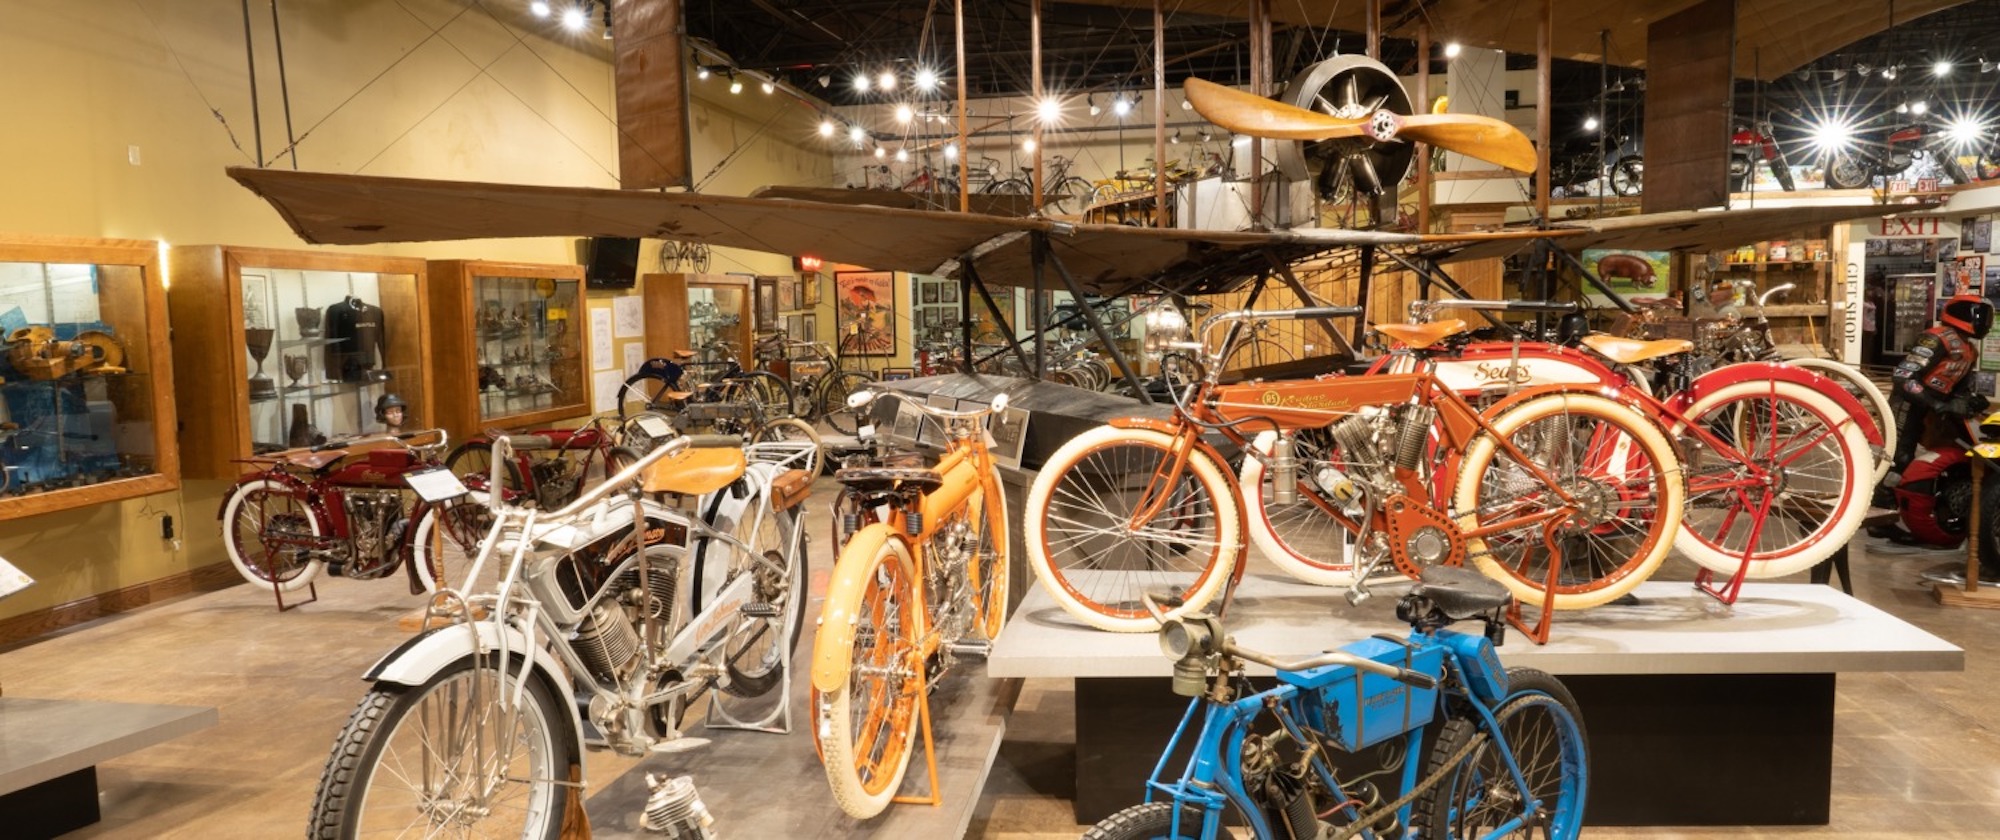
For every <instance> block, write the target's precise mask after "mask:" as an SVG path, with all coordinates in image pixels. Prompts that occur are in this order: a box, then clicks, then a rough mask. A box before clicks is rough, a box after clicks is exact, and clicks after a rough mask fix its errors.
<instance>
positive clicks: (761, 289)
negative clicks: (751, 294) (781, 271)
mask: <svg viewBox="0 0 2000 840" xmlns="http://www.w3.org/2000/svg"><path fill="white" fill-rule="evenodd" d="M756 289H757V329H760V330H775V329H777V328H778V278H776V277H759V278H757V280H756Z"/></svg>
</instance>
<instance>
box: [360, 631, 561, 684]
mask: <svg viewBox="0 0 2000 840" xmlns="http://www.w3.org/2000/svg"><path fill="white" fill-rule="evenodd" d="M475 627H477V629H478V638H479V642H480V644H478V645H475V644H474V642H473V629H474V628H475ZM503 633H504V634H506V637H507V649H508V650H509V651H511V652H515V653H521V652H529V653H531V654H532V657H531V661H533V662H534V664H535V668H536V669H537V670H541V671H545V672H547V674H548V675H549V678H550V684H551V685H554V686H557V687H560V688H563V691H562V692H561V693H562V694H563V695H564V696H567V695H569V694H570V693H571V692H570V691H569V690H568V685H569V679H568V678H567V677H566V676H564V673H565V672H564V671H563V667H562V664H561V663H559V662H557V661H556V658H555V656H553V655H551V654H550V653H549V652H548V651H547V650H544V649H542V647H541V646H539V645H537V646H534V647H532V648H531V647H529V645H528V638H527V636H526V635H525V634H523V633H522V632H521V631H520V630H519V629H516V628H514V627H510V626H508V625H504V624H499V623H496V622H494V621H491V620H488V621H479V622H474V623H472V624H452V625H449V626H446V627H440V628H437V629H435V630H428V631H425V632H423V633H421V634H418V635H416V636H414V637H411V638H410V639H409V640H408V641H405V642H403V644H401V645H399V646H397V648H396V649H395V650H392V651H389V653H388V654H386V655H384V656H383V657H382V658H381V659H379V660H376V662H375V664H374V665H373V666H371V667H370V668H369V669H368V671H367V672H366V673H364V674H362V675H361V678H362V679H364V680H369V681H372V682H392V683H395V684H397V685H407V686H412V687H415V686H420V685H423V684H424V683H427V682H430V681H431V678H432V677H435V676H437V674H438V672H439V671H442V670H444V667H445V666H446V665H450V664H451V663H453V662H456V661H458V660H460V659H464V658H465V657H468V656H472V655H473V654H475V653H492V652H494V651H497V650H499V648H500V646H499V645H498V644H497V642H498V640H499V638H500V635H501V634H503ZM475 647H477V648H478V649H477V650H475Z"/></svg>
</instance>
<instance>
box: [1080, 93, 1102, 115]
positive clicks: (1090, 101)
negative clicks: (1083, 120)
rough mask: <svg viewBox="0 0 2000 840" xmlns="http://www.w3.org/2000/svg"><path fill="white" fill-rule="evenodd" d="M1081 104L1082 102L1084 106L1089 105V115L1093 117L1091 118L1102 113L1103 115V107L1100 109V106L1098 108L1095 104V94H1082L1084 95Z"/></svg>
mask: <svg viewBox="0 0 2000 840" xmlns="http://www.w3.org/2000/svg"><path fill="white" fill-rule="evenodd" d="M1083 102H1084V104H1086V105H1089V106H1090V115H1091V116H1093V117H1094V116H1097V115H1098V114H1102V113H1104V108H1103V107H1101V106H1099V105H1098V104H1097V94H1094V93H1086V94H1084V95H1083Z"/></svg>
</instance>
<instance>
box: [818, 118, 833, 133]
mask: <svg viewBox="0 0 2000 840" xmlns="http://www.w3.org/2000/svg"><path fill="white" fill-rule="evenodd" d="M819 136H821V137H832V136H833V120H830V119H823V120H820V121H819Z"/></svg>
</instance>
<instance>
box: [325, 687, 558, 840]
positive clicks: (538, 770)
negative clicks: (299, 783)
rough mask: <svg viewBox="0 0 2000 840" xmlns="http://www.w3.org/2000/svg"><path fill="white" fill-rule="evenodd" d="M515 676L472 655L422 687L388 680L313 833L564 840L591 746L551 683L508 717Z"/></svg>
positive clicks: (341, 749) (349, 742) (356, 721)
mask: <svg viewBox="0 0 2000 840" xmlns="http://www.w3.org/2000/svg"><path fill="white" fill-rule="evenodd" d="M509 670H511V669H509ZM505 676H506V675H505V674H504V673H502V671H501V670H500V669H497V668H490V667H489V668H480V669H474V668H473V661H472V659H471V658H466V659H461V660H459V661H457V662H455V663H452V664H451V665H448V666H446V667H445V668H444V670H442V671H440V672H439V673H438V675H437V676H435V677H432V678H431V680H430V682H427V683H425V684H424V685H423V686H421V687H417V688H411V687H408V686H400V685H394V684H390V683H380V684H378V687H377V688H376V689H375V690H374V691H371V692H369V693H368V695H367V696H366V697H363V698H362V699H361V705H360V706H359V707H357V708H356V709H355V710H354V714H353V716H351V717H349V718H348V721H347V728H346V729H345V730H343V731H342V732H341V733H340V738H339V739H338V740H337V741H335V743H334V745H333V755H331V756H329V757H328V759H327V764H326V769H325V770H324V771H323V772H322V774H321V776H320V782H319V794H318V796H317V797H316V800H315V802H314V803H313V813H312V824H311V827H310V828H309V829H308V832H307V833H308V834H309V835H310V836H311V837H314V838H324V839H325V840H335V838H348V837H374V836H378V835H379V836H385V837H405V836H410V837H520V838H534V840H556V838H557V836H558V835H559V834H560V833H561V831H562V816H563V811H564V807H565V805H566V804H567V803H568V801H569V797H570V796H571V795H580V794H581V790H578V791H577V792H576V793H575V794H572V793H571V792H570V788H568V787H566V786H565V784H564V783H566V782H574V781H577V780H579V779H580V778H581V765H582V761H583V757H582V754H581V750H580V749H579V746H578V744H577V743H576V739H575V737H574V733H572V732H571V731H570V727H569V726H568V725H567V723H566V722H565V720H566V718H567V717H568V714H569V713H568V712H566V711H565V710H564V709H563V706H562V704H563V702H564V701H563V700H561V699H559V698H558V697H557V696H556V693H555V691H554V690H552V689H551V688H550V687H549V686H548V684H547V683H546V682H545V681H543V680H541V679H537V678H533V677H531V678H529V679H528V681H527V691H526V692H524V693H523V694H522V695H521V701H520V704H519V705H518V706H517V707H515V708H514V709H513V710H512V713H511V714H510V713H508V712H507V710H504V709H503V708H502V707H501V698H502V695H504V694H508V693H509V692H510V689H511V688H512V687H513V686H512V683H510V682H508V681H507V680H506V679H505Z"/></svg>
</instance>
